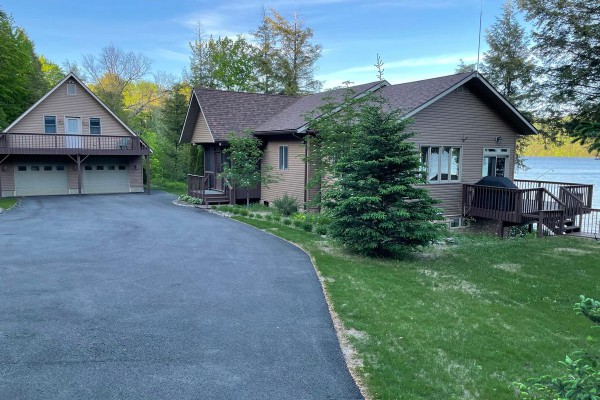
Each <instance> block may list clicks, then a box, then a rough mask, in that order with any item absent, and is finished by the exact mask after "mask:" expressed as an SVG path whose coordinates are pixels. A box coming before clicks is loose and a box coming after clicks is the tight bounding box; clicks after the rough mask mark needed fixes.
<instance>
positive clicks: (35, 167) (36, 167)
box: [31, 165, 40, 171]
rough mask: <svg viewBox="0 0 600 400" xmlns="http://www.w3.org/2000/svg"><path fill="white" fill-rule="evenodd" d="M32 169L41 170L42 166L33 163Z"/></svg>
mask: <svg viewBox="0 0 600 400" xmlns="http://www.w3.org/2000/svg"><path fill="white" fill-rule="evenodd" d="M31 170H32V171H39V170H40V167H39V166H38V165H32V166H31Z"/></svg>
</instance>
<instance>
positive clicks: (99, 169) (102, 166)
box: [96, 165, 104, 171]
mask: <svg viewBox="0 0 600 400" xmlns="http://www.w3.org/2000/svg"><path fill="white" fill-rule="evenodd" d="M96 171H104V165H96Z"/></svg>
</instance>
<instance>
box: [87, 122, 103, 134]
mask: <svg viewBox="0 0 600 400" xmlns="http://www.w3.org/2000/svg"><path fill="white" fill-rule="evenodd" d="M101 132H102V128H101V127H100V118H90V135H99V134H100V133H101Z"/></svg>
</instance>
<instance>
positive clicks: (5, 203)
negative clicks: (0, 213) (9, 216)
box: [0, 197, 17, 210]
mask: <svg viewBox="0 0 600 400" xmlns="http://www.w3.org/2000/svg"><path fill="white" fill-rule="evenodd" d="M15 204H17V199H15V198H12V197H11V198H4V199H0V208H3V209H5V210H7V209H9V208H11V207H12V206H14V205H15Z"/></svg>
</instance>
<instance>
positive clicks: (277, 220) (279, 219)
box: [272, 214, 281, 222]
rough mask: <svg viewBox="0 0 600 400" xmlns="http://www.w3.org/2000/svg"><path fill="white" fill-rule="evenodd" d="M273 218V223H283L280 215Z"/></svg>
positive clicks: (274, 215)
mask: <svg viewBox="0 0 600 400" xmlns="http://www.w3.org/2000/svg"><path fill="white" fill-rule="evenodd" d="M272 218H273V221H275V222H280V221H281V215H279V214H273V215H272Z"/></svg>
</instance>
